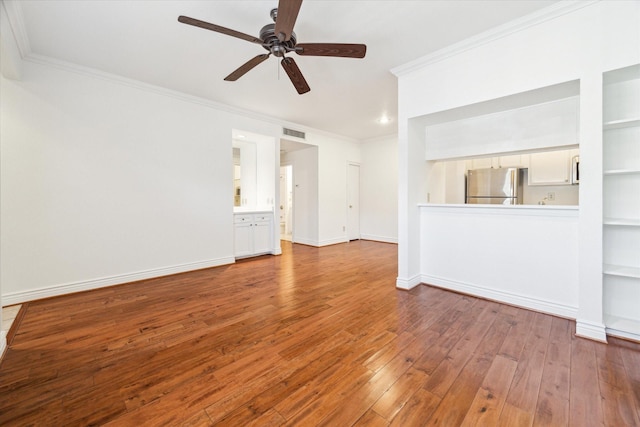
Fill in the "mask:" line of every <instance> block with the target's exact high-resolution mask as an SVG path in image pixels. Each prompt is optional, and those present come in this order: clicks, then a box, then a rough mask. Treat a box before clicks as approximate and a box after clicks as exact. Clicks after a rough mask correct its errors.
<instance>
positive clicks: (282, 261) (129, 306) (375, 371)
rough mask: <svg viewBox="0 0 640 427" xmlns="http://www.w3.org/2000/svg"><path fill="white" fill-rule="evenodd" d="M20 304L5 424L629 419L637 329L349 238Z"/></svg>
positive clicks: (2, 372)
mask: <svg viewBox="0 0 640 427" xmlns="http://www.w3.org/2000/svg"><path fill="white" fill-rule="evenodd" d="M283 245H284V248H283V250H284V253H283V255H282V256H278V257H274V256H267V257H260V258H255V259H251V260H245V261H242V262H238V263H236V264H233V265H229V266H223V267H218V268H212V269H207V270H200V271H196V272H191V273H185V274H179V275H174V276H169V277H164V278H159V279H153V280H146V281H142V282H136V283H131V284H127V285H121V286H114V287H109V288H104V289H99V290H95V291H90V292H84V293H78V294H73V295H67V296H63V297H57V298H51V299H47V300H41V301H35V302H31V303H27V304H25V306H24V307H23V310H24V313H23V316H22V318H21V319H20V323H19V325H17V329H16V330H15V336H14V337H13V340H12V342H11V343H10V345H9V348H8V350H7V352H6V354H5V356H4V359H3V361H2V363H1V365H0V425H2V426H25V425H42V426H45V425H46V426H86V425H107V426H143V425H144V426H146V425H149V426H208V425H220V426H227V425H228V426H280V425H284V426H316V425H319V426H418V425H420V426H422V425H425V426H435V425H438V426H459V425H463V426H474V425H484V426H580V427H584V426H591V425H594V426H596V425H597V426H602V425H605V426H640V344H637V343H631V342H626V341H622V340H617V339H611V340H610V343H609V344H608V345H606V344H600V343H596V342H592V341H589V340H585V339H582V338H576V337H575V335H574V333H575V323H574V322H573V321H569V320H566V319H561V318H557V317H553V316H549V315H545V314H541V313H535V312H532V311H528V310H523V309H519V308H515V307H512V306H508V305H503V304H499V303H496V302H492V301H487V300H482V299H478V298H473V297H469V296H464V295H460V294H456V293H452V292H448V291H445V290H442V289H438V288H434V287H429V286H425V285H421V286H418V287H417V288H415V289H413V290H411V291H401V290H397V289H396V288H395V278H396V275H397V247H396V246H395V245H391V244H384V243H376V242H369V241H355V242H350V243H348V244H341V245H335V246H329V247H324V248H313V247H308V246H302V245H292V244H290V243H288V242H283Z"/></svg>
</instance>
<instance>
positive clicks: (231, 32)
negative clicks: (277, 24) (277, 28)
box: [178, 15, 262, 44]
mask: <svg viewBox="0 0 640 427" xmlns="http://www.w3.org/2000/svg"><path fill="white" fill-rule="evenodd" d="M178 21H179V22H182V23H183V24H188V25H193V26H194V27H200V28H204V29H205V30H211V31H215V32H217V33H221V34H226V35H228V36H231V37H237V38H239V39H242V40H246V41H248V42H251V43H257V44H262V40H260V39H259V38H257V37H253V36H250V35H249V34H245V33H241V32H240V31H236V30H231V29H229V28H225V27H221V26H220V25H216V24H211V23H209V22H205V21H201V20H199V19H195V18H189V17H188V16H182V15H180V16H179V17H178Z"/></svg>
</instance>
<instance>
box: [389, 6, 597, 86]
mask: <svg viewBox="0 0 640 427" xmlns="http://www.w3.org/2000/svg"><path fill="white" fill-rule="evenodd" d="M598 1H599V0H590V1H584V0H572V1H568V0H567V1H559V2H557V3H554V4H553V5H551V6H549V7H545V8H544V9H541V10H539V11H537V12H534V13H531V14H529V15H526V16H523V17H521V18H519V19H515V20H513V21H510V22H507V23H506V24H502V25H499V26H497V27H495V28H492V29H490V30H487V31H484V32H482V33H480V34H477V35H475V36H473V37H469V38H467V39H465V40H462V41H460V42H458V43H454V44H452V45H450V46H447V47H445V48H443V49H440V50H437V51H435V52H433V53H431V54H429V55H426V56H423V57H422V58H418V59H416V60H414V61H411V62H408V63H406V64H403V65H400V66H398V67H395V68H392V69H391V73H393V74H394V75H395V76H396V77H402V76H404V75H406V74H409V73H412V72H414V71H416V70H419V69H421V68H423V67H426V66H428V65H431V64H435V63H436V62H440V61H443V60H445V59H447V58H450V57H452V56H455V55H459V54H461V53H463V52H465V51H468V50H471V49H475V48H477V47H480V46H482V45H485V44H488V43H491V42H493V41H496V40H499V39H501V38H503V37H507V36H509V35H511V34H514V33H517V32H519V31H522V30H525V29H527V28H529V27H533V26H535V25H539V24H542V23H543V22H546V21H550V20H552V19H555V18H558V17H560V16H562V15H566V14H568V13H572V12H575V11H576V10H579V9H582V8H583V7H587V6H590V5H592V4H594V3H597V2H598Z"/></svg>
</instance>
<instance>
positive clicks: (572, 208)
mask: <svg viewBox="0 0 640 427" xmlns="http://www.w3.org/2000/svg"><path fill="white" fill-rule="evenodd" d="M418 207H419V208H420V210H421V211H424V212H431V213H436V212H443V213H444V212H447V213H455V214H466V213H468V214H474V215H478V214H495V215H522V216H525V215H530V216H531V215H535V216H569V217H577V216H578V213H579V211H580V206H577V205H467V204H439V203H420V204H418Z"/></svg>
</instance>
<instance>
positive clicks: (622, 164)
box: [602, 65, 640, 341]
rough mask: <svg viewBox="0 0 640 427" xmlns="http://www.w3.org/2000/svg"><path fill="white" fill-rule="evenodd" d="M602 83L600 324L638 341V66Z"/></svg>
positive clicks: (610, 75)
mask: <svg viewBox="0 0 640 427" xmlns="http://www.w3.org/2000/svg"><path fill="white" fill-rule="evenodd" d="M603 83H604V87H603V104H604V105H603V126H602V128H603V159H602V160H603V260H604V265H603V268H602V273H603V302H604V323H605V326H606V328H607V333H608V334H610V335H614V336H619V337H623V338H630V339H633V340H637V341H640V65H634V66H631V67H626V68H623V69H619V70H614V71H610V72H607V73H605V74H604V78H603Z"/></svg>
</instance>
